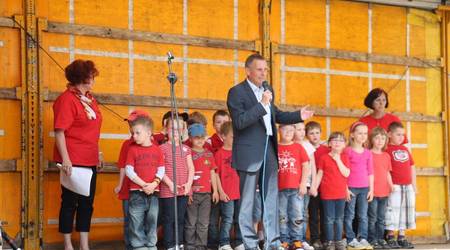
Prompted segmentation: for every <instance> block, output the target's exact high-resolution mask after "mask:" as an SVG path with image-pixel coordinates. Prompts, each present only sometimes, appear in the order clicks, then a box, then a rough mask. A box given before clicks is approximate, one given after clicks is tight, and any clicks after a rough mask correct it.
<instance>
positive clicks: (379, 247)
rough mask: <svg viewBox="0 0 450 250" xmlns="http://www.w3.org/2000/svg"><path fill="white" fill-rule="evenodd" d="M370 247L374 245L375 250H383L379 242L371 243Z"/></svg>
mask: <svg viewBox="0 0 450 250" xmlns="http://www.w3.org/2000/svg"><path fill="white" fill-rule="evenodd" d="M370 245H372V247H373V249H383V247H382V246H381V245H380V243H379V242H378V240H373V241H371V242H370Z"/></svg>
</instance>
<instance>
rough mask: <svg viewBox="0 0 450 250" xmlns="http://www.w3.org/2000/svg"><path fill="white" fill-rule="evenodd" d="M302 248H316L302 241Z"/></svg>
mask: <svg viewBox="0 0 450 250" xmlns="http://www.w3.org/2000/svg"><path fill="white" fill-rule="evenodd" d="M302 246H303V249H305V250H314V247H312V246H310V245H309V244H308V242H306V241H302Z"/></svg>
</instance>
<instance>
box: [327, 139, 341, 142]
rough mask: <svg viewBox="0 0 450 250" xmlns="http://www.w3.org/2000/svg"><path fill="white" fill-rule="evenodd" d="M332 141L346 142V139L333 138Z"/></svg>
mask: <svg viewBox="0 0 450 250" xmlns="http://www.w3.org/2000/svg"><path fill="white" fill-rule="evenodd" d="M330 142H345V140H344V139H331V140H330Z"/></svg>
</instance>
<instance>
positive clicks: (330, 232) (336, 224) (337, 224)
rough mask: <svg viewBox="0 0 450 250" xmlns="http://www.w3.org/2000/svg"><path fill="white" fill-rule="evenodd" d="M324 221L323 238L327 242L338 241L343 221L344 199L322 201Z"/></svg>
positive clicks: (340, 237)
mask: <svg viewBox="0 0 450 250" xmlns="http://www.w3.org/2000/svg"><path fill="white" fill-rule="evenodd" d="M322 205H323V207H322V208H323V210H324V215H325V220H324V226H325V237H326V240H327V241H340V240H341V239H342V229H343V221H344V209H345V199H341V200H322Z"/></svg>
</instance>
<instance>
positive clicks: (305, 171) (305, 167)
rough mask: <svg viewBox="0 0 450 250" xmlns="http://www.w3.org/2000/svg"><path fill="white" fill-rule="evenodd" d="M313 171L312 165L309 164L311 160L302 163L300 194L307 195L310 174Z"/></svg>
mask: <svg viewBox="0 0 450 250" xmlns="http://www.w3.org/2000/svg"><path fill="white" fill-rule="evenodd" d="M310 172H311V167H310V165H309V161H307V162H305V163H303V164H302V180H301V182H300V186H299V190H298V191H299V194H300V195H305V194H306V192H307V189H306V184H307V183H308V178H309V174H310Z"/></svg>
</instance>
